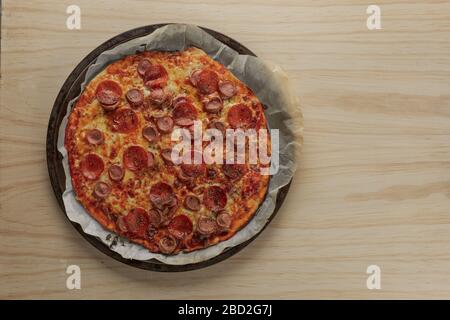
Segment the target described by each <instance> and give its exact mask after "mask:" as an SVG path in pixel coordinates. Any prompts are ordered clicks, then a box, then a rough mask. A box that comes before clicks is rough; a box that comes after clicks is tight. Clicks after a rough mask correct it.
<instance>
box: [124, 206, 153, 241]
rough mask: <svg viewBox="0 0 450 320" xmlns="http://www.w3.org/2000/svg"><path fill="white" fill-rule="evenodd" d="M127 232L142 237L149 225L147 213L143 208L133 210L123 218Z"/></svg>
mask: <svg viewBox="0 0 450 320" xmlns="http://www.w3.org/2000/svg"><path fill="white" fill-rule="evenodd" d="M124 221H125V225H126V226H127V231H128V232H131V233H132V234H134V235H135V236H138V237H144V235H145V232H146V231H147V228H148V225H149V219H148V215H147V212H146V211H145V209H143V208H135V209H133V210H131V211H130V212H129V213H128V214H127V215H126V216H125V217H124Z"/></svg>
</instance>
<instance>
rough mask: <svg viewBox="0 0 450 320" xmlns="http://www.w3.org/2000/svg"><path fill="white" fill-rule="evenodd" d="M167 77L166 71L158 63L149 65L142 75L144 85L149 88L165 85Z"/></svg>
mask: <svg viewBox="0 0 450 320" xmlns="http://www.w3.org/2000/svg"><path fill="white" fill-rule="evenodd" d="M167 78H168V74H167V71H166V69H165V68H164V67H163V66H162V65H160V64H156V65H151V66H149V67H148V68H147V70H146V71H145V75H144V81H145V85H146V86H147V87H149V88H156V87H161V86H163V85H165V84H166V82H167Z"/></svg>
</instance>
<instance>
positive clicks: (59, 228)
mask: <svg viewBox="0 0 450 320" xmlns="http://www.w3.org/2000/svg"><path fill="white" fill-rule="evenodd" d="M74 2H76V4H77V5H79V6H80V8H81V19H82V20H81V21H82V22H81V25H82V28H81V30H68V29H67V28H66V18H67V16H68V15H67V14H66V8H67V6H68V5H70V4H73V3H74ZM369 4H372V3H369V2H367V1H357V0H342V1H338V2H336V1H331V0H320V1H319V0H315V1H306V0H283V1H269V0H263V1H256V0H255V1H231V2H227V3H223V2H221V4H220V5H219V4H214V1H206V0H199V1H196V2H194V3H189V4H188V2H187V1H119V0H117V1H110V0H108V1H89V0H77V1H72V0H70V1H69V0H64V1H56V0H55V1H50V0H45V1H44V0H42V1H12V0H7V1H3V8H2V9H3V12H2V29H1V45H2V46H1V111H0V210H1V217H0V238H1V249H0V274H1V283H2V284H1V285H0V298H83V299H88V298H146V299H156V298H180V299H183V298H194V299H195V298H256V299H259V298H450V275H449V270H450V2H445V1H437V0H433V1H432V0H426V1H425V0H422V1H412V0H398V1H395V2H394V1H388V0H379V1H377V3H376V4H378V5H379V6H380V7H381V12H382V29H381V30H373V31H370V30H368V29H367V27H366V18H367V16H368V15H367V14H366V8H367V6H368V5H369ZM160 22H184V23H193V24H198V25H202V26H205V27H209V28H211V29H214V30H217V31H220V32H222V33H225V34H227V35H229V36H231V37H232V38H235V39H237V40H239V41H240V42H242V43H243V44H244V45H246V46H248V47H249V48H250V49H252V50H253V51H254V52H255V53H256V54H257V55H259V56H260V57H262V58H264V59H267V60H270V61H272V62H275V63H277V64H279V65H280V66H281V67H283V68H284V69H285V70H286V71H287V73H288V74H289V75H290V77H291V78H292V80H293V81H294V83H295V90H296V92H297V94H298V95H299V96H300V97H301V101H302V105H303V113H304V118H305V120H304V124H305V131H304V141H305V143H304V148H303V155H302V159H301V163H300V168H299V170H298V172H297V174H296V175H295V178H294V181H293V184H292V187H291V191H290V193H289V194H288V197H287V200H286V202H285V204H284V206H283V207H282V209H281V211H280V212H279V215H278V216H277V217H276V219H275V220H274V221H273V223H272V224H271V225H270V227H269V228H268V229H267V230H266V231H264V232H263V234H262V235H261V236H260V237H259V238H258V239H257V240H256V241H254V242H253V243H252V244H251V245H250V246H248V247H247V248H246V249H244V250H243V251H242V252H240V253H239V254H237V255H236V256H234V257H232V258H231V259H229V260H226V261H224V262H222V263H220V264H217V265H214V266H212V267H209V268H206V269H203V270H197V271H193V272H189V273H175V274H167V273H166V274H164V273H154V272H148V271H143V270H138V269H134V268H132V267H129V266H126V265H123V264H121V263H119V262H117V261H115V260H112V259H110V258H109V257H107V256H105V255H103V254H102V253H100V252H99V251H97V250H96V249H95V248H93V247H92V246H91V245H90V244H88V243H87V242H86V241H85V240H83V239H82V238H81V236H80V235H79V234H78V233H77V232H76V231H75V230H74V228H73V227H72V226H71V225H70V223H69V222H68V221H67V220H66V218H65V217H64V215H63V214H62V212H61V210H60V208H59V207H58V205H57V202H56V199H55V197H54V195H53V192H52V189H51V186H50V183H49V178H48V174H47V167H46V159H45V137H46V129H47V123H48V118H49V114H50V111H51V108H52V104H53V102H54V99H55V97H56V95H57V93H58V91H59V89H60V87H61V85H62V84H63V82H64V80H65V79H66V77H67V76H68V74H69V73H70V72H71V71H72V69H73V68H74V67H75V66H76V64H77V63H78V62H79V61H80V60H81V59H82V58H83V57H84V56H85V55H86V54H87V53H88V52H90V51H91V50H92V49H94V48H95V47H97V46H98V45H99V44H100V43H101V42H103V41H105V40H106V39H109V38H111V37H112V36H114V35H116V34H118V33H121V32H123V31H126V30H128V29H132V28H135V27H138V26H142V25H147V24H154V23H160ZM72 264H76V265H79V266H80V268H81V272H82V280H81V290H68V289H67V288H66V278H67V276H68V275H67V274H66V268H67V266H69V265H72ZM372 264H375V265H378V266H379V267H380V268H381V289H380V290H368V289H367V287H366V279H367V277H368V275H367V274H366V268H367V267H368V266H369V265H372Z"/></svg>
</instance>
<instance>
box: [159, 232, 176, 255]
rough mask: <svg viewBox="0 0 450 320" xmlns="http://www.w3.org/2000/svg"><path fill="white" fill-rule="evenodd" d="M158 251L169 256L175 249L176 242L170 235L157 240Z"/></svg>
mask: <svg viewBox="0 0 450 320" xmlns="http://www.w3.org/2000/svg"><path fill="white" fill-rule="evenodd" d="M158 245H159V250H161V252H162V253H165V254H171V253H172V252H173V251H174V250H175V249H176V247H177V240H176V239H175V238H174V237H172V236H171V235H165V236H163V237H162V238H161V239H159V243H158Z"/></svg>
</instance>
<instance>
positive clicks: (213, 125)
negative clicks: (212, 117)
mask: <svg viewBox="0 0 450 320" xmlns="http://www.w3.org/2000/svg"><path fill="white" fill-rule="evenodd" d="M208 127H209V128H210V129H217V130H219V131H220V132H221V133H222V134H223V135H224V134H225V133H226V127H225V123H223V122H222V121H213V122H210V123H209V125H208Z"/></svg>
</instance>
